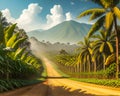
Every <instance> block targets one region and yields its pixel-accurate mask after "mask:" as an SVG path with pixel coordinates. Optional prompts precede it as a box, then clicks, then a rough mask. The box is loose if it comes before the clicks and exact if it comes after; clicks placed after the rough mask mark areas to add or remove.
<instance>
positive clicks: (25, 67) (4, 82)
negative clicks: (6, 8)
mask: <svg viewBox="0 0 120 96" xmlns="http://www.w3.org/2000/svg"><path fill="white" fill-rule="evenodd" d="M27 39H28V37H27V35H26V34H25V32H24V30H21V29H19V28H18V27H17V24H9V23H7V21H6V19H5V18H4V17H3V16H2V14H1V13H0V92H2V91H7V90H10V89H14V88H16V87H21V86H24V85H27V84H28V83H32V82H31V81H30V82H28V81H27V80H30V79H33V78H35V77H36V76H37V75H38V74H40V70H41V69H40V68H41V61H40V60H39V59H37V58H36V57H35V56H34V55H32V53H31V52H30V48H29V45H30V43H29V42H28V40H27Z"/></svg>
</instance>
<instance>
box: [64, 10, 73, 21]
mask: <svg viewBox="0 0 120 96" xmlns="http://www.w3.org/2000/svg"><path fill="white" fill-rule="evenodd" d="M65 15H66V21H69V20H72V14H71V13H70V12H67V13H66V14H65Z"/></svg>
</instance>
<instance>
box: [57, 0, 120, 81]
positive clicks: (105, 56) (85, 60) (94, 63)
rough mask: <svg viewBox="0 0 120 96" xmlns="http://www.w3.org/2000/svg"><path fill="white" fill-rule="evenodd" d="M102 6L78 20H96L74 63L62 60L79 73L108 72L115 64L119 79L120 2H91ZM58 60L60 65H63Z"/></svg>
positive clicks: (80, 43)
mask: <svg viewBox="0 0 120 96" xmlns="http://www.w3.org/2000/svg"><path fill="white" fill-rule="evenodd" d="M91 1H93V2H95V3H97V4H99V5H100V6H101V8H93V9H89V10H86V11H84V12H82V13H81V14H80V15H79V16H78V18H81V17H83V16H87V15H91V16H90V20H96V22H95V23H94V24H93V26H92V27H91V29H90V31H89V32H88V35H87V36H86V37H84V41H80V42H79V45H80V48H79V49H78V53H79V54H77V55H76V56H77V57H76V56H75V57H76V60H74V63H72V64H70V63H71V62H70V63H69V61H71V59H72V58H71V59H69V61H68V60H65V58H67V56H65V55H64V56H65V58H64V59H63V58H60V57H59V60H60V59H61V60H62V61H64V60H65V62H66V63H67V62H68V63H69V64H66V63H65V62H64V63H62V64H64V66H66V65H67V67H66V68H68V66H71V65H72V66H77V67H74V68H78V69H79V70H78V71H79V72H96V71H100V70H106V69H107V68H108V67H109V66H110V65H111V64H112V63H115V65H116V66H115V67H114V70H113V71H114V74H116V78H117V79H118V78H119V52H120V51H119V50H120V48H119V44H120V41H119V40H120V39H119V38H120V35H119V34H120V33H119V31H120V30H119V27H118V26H117V18H120V10H119V8H118V7H117V4H118V3H119V1H120V0H91ZM59 60H58V62H59V63H61V62H60V61H59ZM115 72H116V73H115Z"/></svg>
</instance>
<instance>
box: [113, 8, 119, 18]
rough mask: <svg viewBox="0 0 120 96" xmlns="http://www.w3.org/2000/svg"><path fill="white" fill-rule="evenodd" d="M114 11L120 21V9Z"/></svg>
mask: <svg viewBox="0 0 120 96" xmlns="http://www.w3.org/2000/svg"><path fill="white" fill-rule="evenodd" d="M113 10H114V14H115V15H116V16H117V17H118V18H119V19H120V10H119V8H118V7H114V8H113Z"/></svg>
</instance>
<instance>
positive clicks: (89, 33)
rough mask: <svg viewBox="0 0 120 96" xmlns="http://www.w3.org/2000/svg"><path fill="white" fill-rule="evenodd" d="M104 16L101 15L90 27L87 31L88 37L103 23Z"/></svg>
mask: <svg viewBox="0 0 120 96" xmlns="http://www.w3.org/2000/svg"><path fill="white" fill-rule="evenodd" d="M104 20H105V16H103V17H101V18H100V19H99V20H97V22H96V23H95V24H94V25H93V26H92V27H91V29H90V31H89V32H88V37H91V36H92V35H93V34H94V33H95V32H96V31H98V30H99V29H100V28H101V27H102V26H103V23H104Z"/></svg>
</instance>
